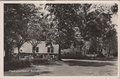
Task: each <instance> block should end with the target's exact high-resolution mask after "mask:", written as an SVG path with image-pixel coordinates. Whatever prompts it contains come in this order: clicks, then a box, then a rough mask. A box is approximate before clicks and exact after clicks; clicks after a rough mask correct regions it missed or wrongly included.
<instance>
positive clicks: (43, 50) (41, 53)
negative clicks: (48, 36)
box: [14, 41, 59, 59]
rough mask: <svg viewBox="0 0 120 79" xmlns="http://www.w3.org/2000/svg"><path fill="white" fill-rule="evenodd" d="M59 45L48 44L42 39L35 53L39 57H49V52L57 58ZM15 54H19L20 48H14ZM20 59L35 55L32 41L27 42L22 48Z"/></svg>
mask: <svg viewBox="0 0 120 79" xmlns="http://www.w3.org/2000/svg"><path fill="white" fill-rule="evenodd" d="M58 51H59V45H58V44H53V43H51V44H47V43H46V42H45V41H41V42H40V43H39V44H38V45H37V46H36V48H35V55H36V57H37V58H41V59H47V58H48V54H49V56H50V57H52V58H55V57H57V56H58ZM14 54H18V48H17V47H16V48H14ZM19 55H20V59H24V58H25V57H27V58H28V56H29V57H30V56H32V55H33V47H32V45H31V43H29V42H25V43H24V44H23V45H22V46H21V48H20V54H19Z"/></svg>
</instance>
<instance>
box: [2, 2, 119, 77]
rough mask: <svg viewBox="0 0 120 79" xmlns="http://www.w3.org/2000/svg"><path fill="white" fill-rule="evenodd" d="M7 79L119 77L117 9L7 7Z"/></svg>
mask: <svg viewBox="0 0 120 79" xmlns="http://www.w3.org/2000/svg"><path fill="white" fill-rule="evenodd" d="M3 8H4V9H3V17H4V19H3V23H4V24H3V28H4V30H3V32H4V33H3V34H4V38H3V40H4V41H3V42H4V47H3V67H4V69H3V75H4V76H118V66H119V64H118V30H117V29H118V23H119V22H118V3H117V2H114V1H113V2H111V3H109V2H107V3H101V2H96V3H92V2H85V3H83V2H79V3H69V2H68V3H67V2H66V3H54V2H53V3H49V2H45V3H44V2H43V3H40V2H37V3H14V1H13V3H12V2H11V3H7V2H6V3H3Z"/></svg>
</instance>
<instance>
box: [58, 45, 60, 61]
mask: <svg viewBox="0 0 120 79" xmlns="http://www.w3.org/2000/svg"><path fill="white" fill-rule="evenodd" d="M58 60H61V45H60V44H59V53H58Z"/></svg>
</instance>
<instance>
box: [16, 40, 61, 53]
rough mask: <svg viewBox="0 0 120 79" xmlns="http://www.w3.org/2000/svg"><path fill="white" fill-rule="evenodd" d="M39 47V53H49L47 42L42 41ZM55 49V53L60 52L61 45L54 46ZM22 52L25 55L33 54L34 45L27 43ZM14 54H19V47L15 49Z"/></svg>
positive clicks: (22, 47)
mask: <svg viewBox="0 0 120 79" xmlns="http://www.w3.org/2000/svg"><path fill="white" fill-rule="evenodd" d="M37 47H39V50H38V53H47V47H46V43H45V41H41V42H40V44H38V45H37ZM53 48H54V53H58V52H59V45H55V44H53ZM20 50H22V52H24V53H32V45H31V44H30V43H28V42H25V43H24V44H23V45H22V46H21V48H20ZM14 53H18V48H17V47H16V48H14ZM36 53H37V52H36Z"/></svg>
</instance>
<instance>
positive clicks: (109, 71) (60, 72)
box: [4, 59, 118, 76]
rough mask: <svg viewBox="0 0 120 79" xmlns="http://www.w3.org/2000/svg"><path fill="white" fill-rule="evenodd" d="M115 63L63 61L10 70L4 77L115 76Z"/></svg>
mask: <svg viewBox="0 0 120 79" xmlns="http://www.w3.org/2000/svg"><path fill="white" fill-rule="evenodd" d="M117 70H118V69H117V61H99V60H78V59H63V60H62V61H57V62H55V63H54V64H53V63H52V64H46V65H43V64H42V65H40V64H37V65H32V66H31V67H28V68H23V69H18V70H11V71H7V72H5V73H4V75H5V76H116V75H117Z"/></svg>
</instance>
